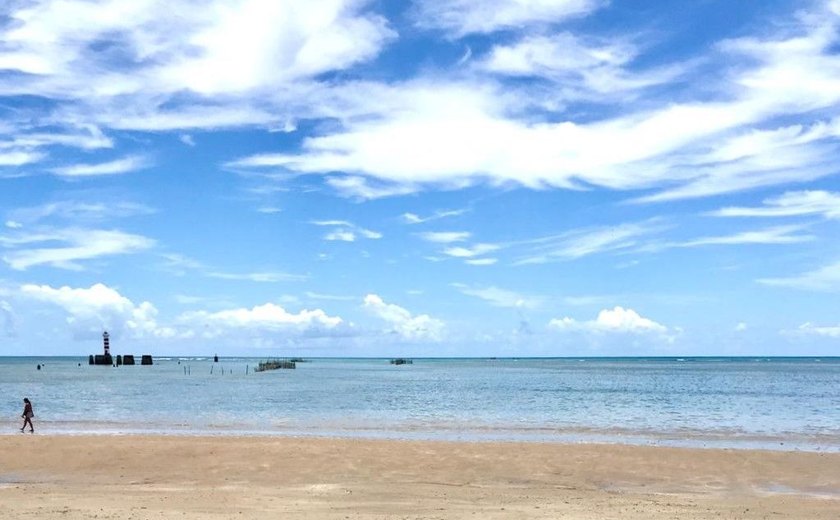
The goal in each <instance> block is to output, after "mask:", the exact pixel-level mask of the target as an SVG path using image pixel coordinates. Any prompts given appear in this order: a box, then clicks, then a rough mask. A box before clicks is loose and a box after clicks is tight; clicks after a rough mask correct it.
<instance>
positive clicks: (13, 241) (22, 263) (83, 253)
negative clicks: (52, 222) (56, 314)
mask: <svg viewBox="0 0 840 520" xmlns="http://www.w3.org/2000/svg"><path fill="white" fill-rule="evenodd" d="M39 243H40V244H50V246H47V245H44V246H43V247H35V248H20V247H19V246H21V245H29V244H39ZM54 243H63V244H64V245H63V246H59V247H53V246H52V244H54ZM0 245H3V246H6V247H7V248H11V249H12V250H11V251H9V252H7V253H6V254H4V255H3V261H4V262H6V263H7V264H8V265H9V266H10V267H11V268H12V269H15V270H18V271H23V270H26V269H28V268H30V267H33V266H37V265H50V266H52V267H58V268H61V269H73V270H79V269H82V265H81V264H80V262H81V261H85V260H92V259H95V258H100V257H105V256H113V255H123V254H131V253H137V252H140V251H144V250H147V249H150V248H152V247H154V245H155V241H154V240H152V239H150V238H147V237H144V236H141V235H135V234H131V233H125V232H122V231H117V230H102V229H83V228H66V229H43V230H40V231H37V232H35V233H32V234H18V235H16V236H0Z"/></svg>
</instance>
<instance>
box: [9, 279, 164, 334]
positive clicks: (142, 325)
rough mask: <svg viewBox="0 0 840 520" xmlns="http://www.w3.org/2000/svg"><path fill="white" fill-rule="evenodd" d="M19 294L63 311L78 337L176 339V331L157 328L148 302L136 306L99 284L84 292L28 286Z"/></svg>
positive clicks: (71, 289)
mask: <svg viewBox="0 0 840 520" xmlns="http://www.w3.org/2000/svg"><path fill="white" fill-rule="evenodd" d="M21 293H22V294H23V295H24V296H25V297H28V298H32V299H35V300H38V301H42V302H47V303H51V304H53V305H56V306H58V307H61V308H62V309H64V311H65V312H66V313H67V315H68V316H67V323H68V324H69V325H70V326H71V329H72V330H73V331H74V333H75V334H76V336H77V337H95V336H98V335H99V334H101V333H102V331H103V330H104V329H107V330H108V331H109V332H111V333H112V334H114V335H115V336H119V335H123V334H124V335H129V336H132V337H157V338H171V337H174V336H176V335H177V332H176V331H175V329H173V328H171V327H161V326H159V325H158V323H157V321H156V318H157V314H158V311H157V309H156V308H155V307H154V305H152V304H151V303H149V302H147V301H144V302H142V303H140V304H135V303H134V302H132V301H131V300H130V299H128V298H126V297H125V296H123V295H121V294H120V293H119V292H118V291H117V290H115V289H113V288H110V287H108V286H106V285H104V284H101V283H97V284H94V285H92V286H90V287H89V288H87V289H85V288H72V287H68V286H63V287H60V288H58V289H55V288H53V287H50V286H49V285H32V284H27V285H23V286H22V287H21Z"/></svg>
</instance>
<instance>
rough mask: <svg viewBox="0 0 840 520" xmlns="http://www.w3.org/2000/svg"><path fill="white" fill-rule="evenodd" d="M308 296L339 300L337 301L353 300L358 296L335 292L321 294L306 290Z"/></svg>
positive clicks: (318, 298) (314, 298) (316, 298)
mask: <svg viewBox="0 0 840 520" xmlns="http://www.w3.org/2000/svg"><path fill="white" fill-rule="evenodd" d="M304 294H305V295H306V297H307V298H310V299H313V300H327V301H337V302H346V301H353V300H355V299H356V298H355V297H353V296H339V295H335V294H321V293H316V292H312V291H306V292H305V293H304Z"/></svg>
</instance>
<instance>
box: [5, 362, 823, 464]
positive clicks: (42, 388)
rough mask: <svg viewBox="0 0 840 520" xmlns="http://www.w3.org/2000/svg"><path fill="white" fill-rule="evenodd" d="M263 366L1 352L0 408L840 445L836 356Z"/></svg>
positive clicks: (315, 431)
mask: <svg viewBox="0 0 840 520" xmlns="http://www.w3.org/2000/svg"><path fill="white" fill-rule="evenodd" d="M258 361H259V360H258V359H246V358H222V359H220V362H219V363H213V361H212V359H206V358H156V359H155V365H154V366H130V367H120V368H112V367H101V366H89V365H88V364H87V358H86V357H85V358H0V396H2V397H0V399H2V401H0V410H3V415H4V416H5V417H6V418H7V420H6V421H5V422H6V427H5V429H6V431H7V432H9V433H13V432H16V431H17V428H19V425H18V422H19V419H18V417H19V416H20V410H21V409H22V402H21V400H22V398H23V397H29V398H30V399H31V400H32V402H33V404H34V406H35V414H36V417H35V420H36V428H37V431H38V432H39V433H44V434H77V433H95V434H100V433H101V434H131V433H167V434H218V435H297V436H303V435H317V436H342V437H372V438H399V439H445V440H474V441H482V440H524V441H561V442H620V443H633V444H662V445H678V446H709V447H734V448H765V449H784V450H793V449H803V450H812V451H816V450H820V451H833V452H837V451H840V358H822V359H813V358H770V359H765V358H686V359H676V358H669V359H666V358H644V359H643V358H630V359H603V358H600V359H598V358H596V359H592V358H587V359H415V360H414V364H412V365H402V366H393V365H391V364H389V363H388V360H387V359H313V360H311V361H310V362H307V363H298V365H297V367H298V368H297V369H296V370H276V371H270V372H262V373H254V372H253V367H254V366H255V365H256V363H257V362H258ZM37 364H42V365H43V368H42V370H36V365H37ZM246 370H247V371H248V373H247V374H246ZM211 371H212V372H211Z"/></svg>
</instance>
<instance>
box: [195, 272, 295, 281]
mask: <svg viewBox="0 0 840 520" xmlns="http://www.w3.org/2000/svg"><path fill="white" fill-rule="evenodd" d="M205 276H207V277H209V278H218V279H220V280H236V281H247V282H257V283H278V282H301V281H304V280H306V279H307V278H308V277H307V276H305V275H300V274H292V273H283V272H277V271H262V272H256V273H223V272H217V271H207V272H206V273H205Z"/></svg>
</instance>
